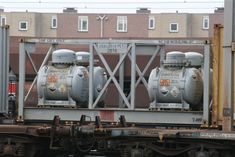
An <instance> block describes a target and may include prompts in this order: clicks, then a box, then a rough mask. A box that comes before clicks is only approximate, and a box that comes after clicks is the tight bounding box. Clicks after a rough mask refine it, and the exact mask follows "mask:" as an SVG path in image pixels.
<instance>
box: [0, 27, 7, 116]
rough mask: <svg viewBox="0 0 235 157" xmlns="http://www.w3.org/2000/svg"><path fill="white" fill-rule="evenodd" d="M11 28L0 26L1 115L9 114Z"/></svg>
mask: <svg viewBox="0 0 235 157" xmlns="http://www.w3.org/2000/svg"><path fill="white" fill-rule="evenodd" d="M8 73H9V26H0V113H2V114H7V113H8V79H9V78H8Z"/></svg>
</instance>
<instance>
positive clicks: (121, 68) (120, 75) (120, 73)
mask: <svg viewBox="0 0 235 157" xmlns="http://www.w3.org/2000/svg"><path fill="white" fill-rule="evenodd" d="M122 55H123V54H122V53H120V54H119V60H120V59H121V58H122ZM124 64H125V60H124V61H123V63H122V64H121V65H120V68H119V85H120V88H121V89H122V90H123V89H124ZM123 107H125V105H123V100H122V96H121V95H120V94H119V108H123Z"/></svg>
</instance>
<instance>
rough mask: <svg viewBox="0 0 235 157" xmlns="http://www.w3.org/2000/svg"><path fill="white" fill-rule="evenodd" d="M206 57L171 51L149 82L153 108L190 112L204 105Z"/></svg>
mask: <svg viewBox="0 0 235 157" xmlns="http://www.w3.org/2000/svg"><path fill="white" fill-rule="evenodd" d="M202 61H203V58H202V56H201V55H200V54H198V53H188V54H184V53H182V52H179V51H173V52H168V53H167V54H166V59H165V60H164V61H163V62H162V66H161V67H160V68H155V69H153V70H152V71H151V73H150V76H149V80H148V92H149V96H150V101H151V104H150V108H163V109H164V108H167V109H189V108H190V107H195V106H196V107H197V106H199V105H201V102H202V96H203V80H202V71H201V69H200V67H201V66H202Z"/></svg>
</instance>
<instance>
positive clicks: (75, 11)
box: [63, 8, 78, 13]
mask: <svg viewBox="0 0 235 157" xmlns="http://www.w3.org/2000/svg"><path fill="white" fill-rule="evenodd" d="M77 12H78V11H77V9H76V8H65V9H63V13H77Z"/></svg>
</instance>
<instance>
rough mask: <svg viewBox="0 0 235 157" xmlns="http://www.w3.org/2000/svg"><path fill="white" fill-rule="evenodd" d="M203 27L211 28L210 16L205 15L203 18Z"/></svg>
mask: <svg viewBox="0 0 235 157" xmlns="http://www.w3.org/2000/svg"><path fill="white" fill-rule="evenodd" d="M202 29H209V16H204V17H203V19H202Z"/></svg>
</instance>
